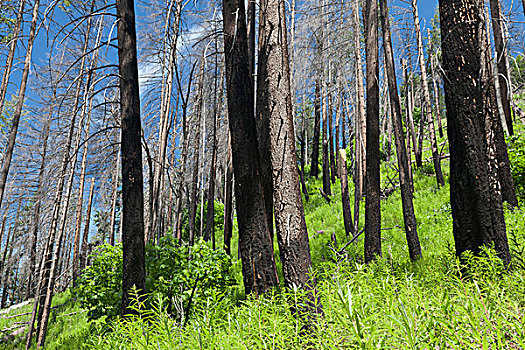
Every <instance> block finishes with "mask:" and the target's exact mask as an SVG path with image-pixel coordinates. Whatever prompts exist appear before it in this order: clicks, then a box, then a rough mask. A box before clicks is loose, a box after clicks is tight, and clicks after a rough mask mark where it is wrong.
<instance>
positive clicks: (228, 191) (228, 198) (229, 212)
mask: <svg viewBox="0 0 525 350" xmlns="http://www.w3.org/2000/svg"><path fill="white" fill-rule="evenodd" d="M227 144H228V146H227V148H228V151H227V158H226V173H225V175H224V177H225V180H224V251H225V252H226V254H228V255H230V254H231V239H232V231H233V162H232V149H231V144H230V134H229V132H228V142H227Z"/></svg>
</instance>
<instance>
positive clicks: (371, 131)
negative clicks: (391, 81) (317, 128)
mask: <svg viewBox="0 0 525 350" xmlns="http://www.w3.org/2000/svg"><path fill="white" fill-rule="evenodd" d="M365 12H366V15H365V18H366V21H365V22H366V26H365V29H366V30H365V33H366V40H365V45H366V198H365V262H367V263H368V262H371V261H373V260H375V259H377V258H378V257H380V256H381V207H380V192H381V191H380V173H379V55H378V51H379V46H378V45H379V42H378V23H377V22H378V13H377V2H376V1H372V0H367V1H366V11H365Z"/></svg>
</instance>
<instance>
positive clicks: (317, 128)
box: [310, 78, 321, 178]
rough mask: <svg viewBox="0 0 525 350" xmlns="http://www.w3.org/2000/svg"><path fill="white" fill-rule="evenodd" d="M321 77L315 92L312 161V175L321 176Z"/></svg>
mask: <svg viewBox="0 0 525 350" xmlns="http://www.w3.org/2000/svg"><path fill="white" fill-rule="evenodd" d="M319 85H320V82H319V78H317V79H315V92H314V139H313V140H312V161H311V164H310V176H312V177H315V178H317V176H319V137H320V135H319V134H320V133H321V88H320V86H319Z"/></svg>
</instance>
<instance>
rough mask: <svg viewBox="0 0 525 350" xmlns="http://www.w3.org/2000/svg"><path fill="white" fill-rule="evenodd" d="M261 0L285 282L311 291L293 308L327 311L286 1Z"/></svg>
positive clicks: (265, 113) (261, 94) (263, 109)
mask: <svg viewBox="0 0 525 350" xmlns="http://www.w3.org/2000/svg"><path fill="white" fill-rule="evenodd" d="M260 4H261V8H260V21H259V23H260V31H259V48H260V50H259V60H258V62H259V66H258V74H257V76H258V77H259V79H258V84H257V106H258V112H259V113H261V115H260V116H259V118H266V119H268V124H269V134H268V135H267V137H268V139H269V140H270V141H271V142H270V145H271V152H270V154H271V161H272V163H271V164H272V170H273V186H274V203H275V204H276V206H275V208H274V209H275V223H276V228H277V241H278V243H279V252H280V257H281V262H282V266H283V276H284V284H285V286H286V287H288V288H294V287H299V288H302V289H304V290H305V291H306V292H307V295H306V299H305V300H304V302H305V303H306V304H305V305H302V306H299V309H298V310H293V311H295V312H298V313H299V314H302V313H303V312H314V313H321V312H322V311H321V304H320V301H319V300H318V297H317V296H316V293H315V288H316V281H315V279H314V277H313V276H311V275H310V272H311V268H312V262H311V257H310V245H309V241H308V232H307V229H306V221H305V217H304V208H303V202H302V198H301V191H300V188H299V174H298V171H297V170H298V168H297V160H296V149H295V131H294V124H293V115H292V94H291V82H290V66H289V56H288V43H287V31H286V17H285V8H284V1H283V0H262V1H261V2H260Z"/></svg>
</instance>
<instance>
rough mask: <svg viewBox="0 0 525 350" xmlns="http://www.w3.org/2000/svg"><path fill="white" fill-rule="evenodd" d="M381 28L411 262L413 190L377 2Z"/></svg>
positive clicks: (415, 240)
mask: <svg viewBox="0 0 525 350" xmlns="http://www.w3.org/2000/svg"><path fill="white" fill-rule="evenodd" d="M379 6H380V8H381V16H380V17H381V28H382V31H383V49H384V54H385V63H386V75H387V79H388V92H389V96H390V105H391V111H392V122H393V126H394V136H395V143H396V151H397V165H398V167H399V185H400V187H401V202H402V206H403V219H404V222H405V234H406V238H407V243H408V253H409V255H410V259H411V260H412V261H414V260H417V259H419V258H420V257H421V245H420V244H419V237H418V235H417V223H416V215H415V213H414V203H413V202H412V193H413V189H412V188H411V181H410V175H409V170H408V169H409V167H410V164H409V162H408V156H407V150H406V147H405V135H404V133H403V121H402V119H401V118H402V116H401V115H402V113H401V102H400V101H399V94H398V91H397V79H396V69H395V66H394V50H393V49H392V35H391V33H390V21H389V17H388V3H387V0H380V1H379Z"/></svg>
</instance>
